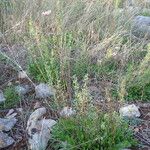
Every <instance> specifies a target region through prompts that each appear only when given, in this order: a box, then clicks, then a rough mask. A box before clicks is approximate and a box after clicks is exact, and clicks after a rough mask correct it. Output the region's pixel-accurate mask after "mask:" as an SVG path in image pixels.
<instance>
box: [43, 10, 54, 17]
mask: <svg viewBox="0 0 150 150" xmlns="http://www.w3.org/2000/svg"><path fill="white" fill-rule="evenodd" d="M51 12H52V11H51V10H47V11H44V12H42V15H43V16H48V15H50V14H51Z"/></svg>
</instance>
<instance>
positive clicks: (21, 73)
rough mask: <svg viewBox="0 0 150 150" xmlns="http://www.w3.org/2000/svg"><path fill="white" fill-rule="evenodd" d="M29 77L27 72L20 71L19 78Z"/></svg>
mask: <svg viewBox="0 0 150 150" xmlns="http://www.w3.org/2000/svg"><path fill="white" fill-rule="evenodd" d="M27 77H28V76H27V74H26V72H25V71H20V72H19V73H18V78H19V79H25V78H27Z"/></svg>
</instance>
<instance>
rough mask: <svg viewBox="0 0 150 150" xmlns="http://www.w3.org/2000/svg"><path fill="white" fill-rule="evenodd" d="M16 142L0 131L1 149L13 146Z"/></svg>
mask: <svg viewBox="0 0 150 150" xmlns="http://www.w3.org/2000/svg"><path fill="white" fill-rule="evenodd" d="M14 142H15V141H14V139H13V138H12V137H10V136H8V135H7V134H6V133H3V132H1V131H0V149H1V148H6V147H8V146H10V145H12V144H13V143H14Z"/></svg>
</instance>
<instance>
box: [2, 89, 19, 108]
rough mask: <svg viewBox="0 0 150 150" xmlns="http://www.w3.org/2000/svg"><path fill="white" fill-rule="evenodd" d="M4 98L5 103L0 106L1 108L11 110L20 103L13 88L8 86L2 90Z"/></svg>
mask: <svg viewBox="0 0 150 150" xmlns="http://www.w3.org/2000/svg"><path fill="white" fill-rule="evenodd" d="M4 97H5V98H6V101H5V102H4V103H3V104H1V105H0V107H1V108H4V109H7V108H13V107H16V106H17V104H18V103H19V102H20V100H21V97H20V96H19V95H18V94H17V93H16V91H15V87H14V86H9V87H6V88H5V89H4Z"/></svg>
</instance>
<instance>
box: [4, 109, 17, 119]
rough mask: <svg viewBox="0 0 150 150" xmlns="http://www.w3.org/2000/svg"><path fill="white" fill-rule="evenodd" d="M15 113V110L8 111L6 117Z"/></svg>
mask: <svg viewBox="0 0 150 150" xmlns="http://www.w3.org/2000/svg"><path fill="white" fill-rule="evenodd" d="M14 111H15V110H14V109H10V110H9V111H8V113H7V114H6V117H8V116H10V115H11V114H12V113H13V112H14Z"/></svg>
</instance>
